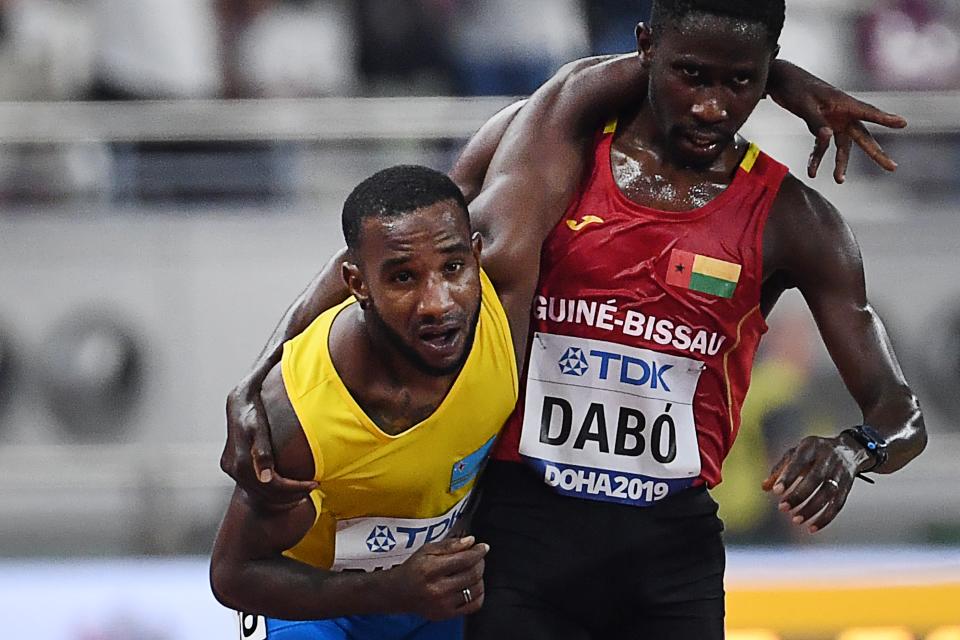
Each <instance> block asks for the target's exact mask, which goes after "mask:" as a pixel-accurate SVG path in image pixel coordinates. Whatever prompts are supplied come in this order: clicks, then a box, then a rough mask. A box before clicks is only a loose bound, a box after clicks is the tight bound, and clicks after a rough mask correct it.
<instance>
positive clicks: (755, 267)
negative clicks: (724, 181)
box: [493, 134, 787, 486]
mask: <svg viewBox="0 0 960 640" xmlns="http://www.w3.org/2000/svg"><path fill="white" fill-rule="evenodd" d="M612 140H613V134H607V135H604V136H603V137H602V138H600V139H599V141H598V144H597V146H596V151H595V157H594V163H593V169H592V173H591V175H590V177H589V178H588V180H587V181H586V182H585V183H584V186H583V187H582V188H581V191H580V193H579V195H578V196H577V198H576V199H575V200H574V202H573V204H572V205H571V207H570V208H569V209H568V211H567V215H565V216H564V218H563V220H561V221H560V223H559V224H558V225H557V226H556V227H555V228H554V230H553V231H552V232H551V234H550V236H549V238H548V239H547V241H546V243H545V244H544V247H543V253H542V260H541V273H540V282H539V284H538V286H537V292H536V295H537V296H538V297H537V298H535V299H534V319H533V322H532V324H531V334H532V332H533V331H540V332H547V333H558V334H563V335H568V336H574V337H580V338H593V339H599V340H607V341H611V342H617V343H620V344H624V345H627V346H631V347H638V348H645V349H652V350H655V351H660V352H663V353H669V354H673V355H680V356H685V357H692V358H695V359H697V360H700V361H702V362H704V363H705V365H706V367H705V369H704V371H703V373H702V374H701V377H700V381H699V384H698V386H697V392H696V395H695V397H694V417H695V420H696V429H697V439H698V443H699V447H700V456H701V465H702V466H701V475H700V478H699V481H700V482H701V483H702V482H705V483H706V484H707V485H709V486H714V485H716V484H717V483H719V482H720V466H721V464H722V462H723V459H724V458H725V457H726V455H727V453H728V452H729V451H730V447H731V446H732V445H733V441H734V438H735V437H736V433H737V430H738V428H739V425H740V407H741V405H742V403H743V398H744V396H745V395H746V392H747V388H748V387H749V384H750V371H751V368H752V365H753V358H754V354H755V353H756V349H757V345H758V343H759V341H760V337H761V336H762V335H763V333H764V332H765V331H766V329H767V326H766V323H765V322H764V320H763V317H762V316H761V313H760V309H759V304H760V287H761V281H762V274H763V259H762V239H763V228H764V225H765V223H766V220H767V215H768V214H769V211H770V207H771V205H772V204H773V200H774V198H775V197H776V194H777V192H778V190H779V188H780V184H781V182H782V180H783V178H784V176H785V175H786V173H787V168H786V167H784V166H783V165H782V164H780V163H778V162H776V161H774V160H773V159H771V158H770V157H768V156H767V155H765V154H763V153H761V154H760V156H759V157H758V158H757V160H756V163H755V164H754V166H753V168H752V170H751V171H750V172H747V171H745V170H744V169H742V168H740V169H738V170H737V174H736V177H735V178H734V180H733V182H732V183H731V185H730V186H729V187H728V188H727V189H726V190H725V191H724V192H723V193H721V194H720V195H719V196H717V197H716V198H714V199H713V200H712V201H711V202H709V203H708V204H707V205H706V206H704V207H702V208H700V209H697V210H694V211H690V212H683V213H675V212H665V211H658V210H655V209H650V208H648V207H643V206H640V205H638V204H636V203H634V202H632V201H630V200H629V199H628V198H627V197H626V196H625V195H623V193H622V192H621V191H620V189H619V188H618V187H617V185H616V183H615V182H614V178H613V173H612V170H611V168H610V146H611V143H612ZM585 216H597V217H599V218H601V219H603V223H596V222H595V223H592V224H587V225H577V226H579V231H575V230H574V229H573V228H572V227H571V225H569V224H568V220H574V221H581V220H583V219H584V217H585ZM674 249H678V250H680V251H686V252H689V253H690V254H700V255H705V256H709V257H713V258H717V259H719V260H724V261H727V262H733V263H736V264H739V265H741V266H742V270H741V273H740V277H739V281H738V283H737V288H736V290H735V292H734V294H733V297H732V298H729V299H726V298H720V297H717V296H713V295H709V294H705V293H699V292H696V291H691V290H688V289H686V288H684V287H678V286H672V285H670V284H668V282H667V271H668V268H669V267H670V266H671V262H670V259H671V255H672V252H673V250H674ZM674 262H676V261H674ZM673 266H674V268H676V265H673ZM671 279H672V280H673V279H674V278H672V277H671ZM551 298H553V299H554V302H555V305H554V307H553V308H552V309H551V308H550V300H551ZM560 299H563V300H567V299H577V300H587V301H591V300H594V301H597V303H598V304H599V303H600V302H609V301H611V300H616V303H615V304H616V305H617V307H618V312H617V314H618V317H621V318H622V317H623V314H624V313H625V312H626V311H627V310H630V309H634V310H636V311H639V312H641V313H642V314H644V316H646V317H647V318H648V319H649V318H650V317H651V316H652V317H655V318H656V319H657V320H658V321H659V320H662V319H666V320H669V321H671V322H672V323H673V324H674V325H686V326H688V327H690V328H691V329H692V331H693V333H697V332H699V331H700V330H704V331H706V332H707V334H708V335H710V336H714V335H715V334H716V336H715V337H714V338H713V339H712V341H711V342H710V347H711V349H708V352H709V351H711V350H713V349H712V348H715V350H716V353H713V354H710V353H708V354H702V353H700V352H699V351H697V352H692V351H691V350H690V349H689V348H687V349H683V350H681V349H678V348H676V346H675V344H673V343H671V344H667V345H662V344H659V343H657V342H655V341H654V340H652V339H651V338H650V337H646V339H645V335H637V336H630V335H626V334H625V333H624V332H623V331H620V330H613V331H610V330H605V329H603V328H598V327H596V326H588V324H586V323H580V324H577V323H570V322H556V321H554V320H556V319H557V318H559V316H560V314H561V313H562V309H563V308H564V307H567V308H569V306H568V305H562V304H561V303H560V302H559V300H560ZM544 303H546V304H544ZM544 306H546V307H547V312H546V313H542V312H540V313H538V309H543V307H544ZM551 313H553V317H554V320H551V319H550V318H551ZM538 315H539V316H541V317H540V318H538ZM542 316H546V317H542ZM644 334H646V332H644ZM720 340H722V342H721V343H720V344H719V345H717V342H719V341H720ZM681 344H682V342H681ZM528 348H529V347H528ZM528 353H529V352H528ZM524 373H525V372H524ZM523 379H524V380H525V379H526V376H525V375H524V377H523ZM728 381H729V383H728ZM524 387H525V385H523V384H522V385H521V399H520V402H518V405H517V408H516V409H514V413H513V414H512V415H511V416H510V418H509V420H508V421H507V424H506V427H505V429H504V431H503V433H502V434H501V436H500V439H499V441H498V443H497V447H496V449H495V450H494V453H493V456H494V458H495V459H499V460H510V461H518V462H519V461H520V460H521V456H520V455H519V453H518V448H519V441H520V426H521V423H522V411H523V395H522V394H523V393H524Z"/></svg>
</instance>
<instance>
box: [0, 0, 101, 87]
mask: <svg viewBox="0 0 960 640" xmlns="http://www.w3.org/2000/svg"><path fill="white" fill-rule="evenodd" d="M92 47H93V38H92V34H91V30H90V25H89V21H87V20H85V19H84V15H83V13H82V12H81V11H80V10H78V8H77V7H76V6H74V5H73V4H71V3H68V2H63V1H62V0H0V100H65V99H70V98H75V97H77V96H78V95H80V94H81V93H82V92H83V90H84V88H85V87H86V85H87V83H88V82H89V79H90V70H91V64H92V63H91V56H92Z"/></svg>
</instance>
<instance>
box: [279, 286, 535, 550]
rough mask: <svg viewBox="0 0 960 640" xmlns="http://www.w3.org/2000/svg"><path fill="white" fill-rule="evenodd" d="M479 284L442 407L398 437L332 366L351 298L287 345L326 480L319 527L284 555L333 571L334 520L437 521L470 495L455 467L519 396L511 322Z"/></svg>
mask: <svg viewBox="0 0 960 640" xmlns="http://www.w3.org/2000/svg"><path fill="white" fill-rule="evenodd" d="M480 277H481V285H482V295H481V305H480V316H479V321H478V324H477V330H476V334H475V337H474V342H473V346H472V347H471V349H470V354H469V356H468V357H467V361H466V363H465V364H464V366H463V369H462V370H461V372H460V375H459V376H458V377H457V379H456V381H455V382H454V384H453V386H452V387H451V389H450V392H449V393H448V394H447V397H446V398H445V399H444V400H443V402H442V403H441V405H440V406H439V407H438V408H437V410H436V411H435V412H434V413H433V414H432V415H431V416H430V417H429V418H427V419H426V420H424V421H423V422H421V423H419V424H417V425H415V426H413V427H412V428H410V429H409V430H407V431H405V432H404V433H402V434H399V435H395V436H392V435H388V434H386V433H384V432H383V431H381V430H380V429H379V428H378V427H377V426H376V425H375V424H374V423H373V421H371V420H370V418H369V417H368V416H367V415H366V414H365V413H364V412H363V410H362V409H361V408H360V406H359V405H358V404H357V403H356V401H355V400H354V399H353V397H352V396H351V395H350V392H349V391H348V390H347V388H346V386H345V385H344V384H343V382H342V380H341V379H340V377H339V375H338V374H337V372H336V370H335V369H334V366H333V363H332V361H331V359H330V351H329V345H328V338H329V334H330V327H331V325H332V323H333V319H334V318H335V317H336V315H337V314H338V313H339V312H340V311H342V310H343V309H345V308H346V307H347V306H349V305H351V304H355V301H354V300H352V299H351V300H348V301H346V302H344V303H343V304H341V305H339V306H337V307H335V308H333V309H330V310H329V311H327V312H325V313H323V314H322V315H320V316H319V317H318V318H317V319H316V320H315V321H314V322H313V324H311V325H310V327H308V328H307V330H306V331H304V332H303V333H302V334H300V335H299V336H297V337H296V338H294V339H293V340H291V341H289V342H288V343H287V344H285V345H284V349H283V358H282V360H281V370H282V373H283V381H284V385H285V387H286V390H287V395H288V396H289V398H290V402H291V404H292V405H293V408H294V411H295V412H296V414H297V417H298V418H299V419H300V423H301V425H302V426H303V430H304V433H305V434H306V437H307V440H308V441H309V443H310V448H311V450H312V452H313V458H314V461H315V468H316V480H317V481H318V482H319V483H320V486H319V488H318V489H317V490H316V491H315V492H314V493H313V495H312V496H311V497H312V499H313V503H314V506H315V507H316V510H317V518H316V520H315V522H314V525H313V527H312V528H311V529H310V531H309V532H308V533H307V535H306V536H305V537H304V538H303V539H302V540H301V541H300V542H299V543H298V544H297V545H295V546H294V547H293V548H292V549H290V550H289V551H288V552H287V553H286V555H288V556H289V557H292V558H294V559H296V560H299V561H301V562H305V563H307V564H311V565H314V566H317V567H321V568H330V567H331V566H332V564H333V559H334V552H335V550H334V541H335V539H336V532H337V522H338V521H341V520H348V519H351V518H362V517H384V518H431V517H436V516H438V515H440V514H444V513H446V512H447V511H449V510H450V509H451V508H452V507H454V505H456V504H457V503H458V502H459V501H460V500H461V499H463V498H464V497H465V496H466V495H467V493H468V492H469V491H470V490H471V489H472V487H473V483H474V481H475V478H471V479H470V480H469V481H468V482H466V483H465V485H464V486H462V487H459V488H456V489H454V487H453V483H452V480H451V478H452V473H453V468H454V465H456V464H457V463H458V462H459V461H462V460H463V459H464V458H466V457H467V456H470V454H472V453H475V452H476V451H478V450H479V449H481V448H482V447H483V446H484V444H486V443H488V442H489V441H490V440H491V439H492V438H493V437H494V436H495V435H496V434H497V433H498V432H499V430H500V428H501V427H502V426H503V423H504V422H505V421H506V419H507V417H508V416H509V415H510V413H511V411H513V408H514V405H515V404H516V401H517V393H518V385H517V377H518V376H517V366H516V358H515V356H514V350H513V342H512V340H511V336H510V327H509V324H508V322H507V317H506V314H505V312H504V310H503V307H502V305H501V304H500V301H499V299H498V298H497V295H496V292H495V291H494V288H493V285H492V283H491V282H490V280H489V279H488V278H487V276H486V274H485V273H483V272H481V276H480ZM452 489H454V490H452Z"/></svg>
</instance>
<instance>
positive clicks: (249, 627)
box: [237, 611, 267, 640]
mask: <svg viewBox="0 0 960 640" xmlns="http://www.w3.org/2000/svg"><path fill="white" fill-rule="evenodd" d="M237 616H238V617H239V619H240V640H267V620H266V618H264V617H263V616H258V615H256V614H253V613H243V612H242V611H238V612H237Z"/></svg>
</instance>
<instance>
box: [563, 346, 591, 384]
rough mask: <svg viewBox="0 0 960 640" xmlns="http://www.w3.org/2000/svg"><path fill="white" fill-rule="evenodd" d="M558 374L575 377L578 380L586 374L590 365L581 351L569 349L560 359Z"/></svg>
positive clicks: (579, 349) (576, 348)
mask: <svg viewBox="0 0 960 640" xmlns="http://www.w3.org/2000/svg"><path fill="white" fill-rule="evenodd" d="M559 364H560V373H562V374H564V375H568V376H577V377H578V378H579V377H580V376H582V375H583V374H585V373H586V372H587V369H589V368H590V365H588V364H587V359H586V358H585V357H584V355H583V349H581V348H579V347H569V348H568V349H567V350H566V351H565V352H564V353H563V357H562V358H560V362H559Z"/></svg>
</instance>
